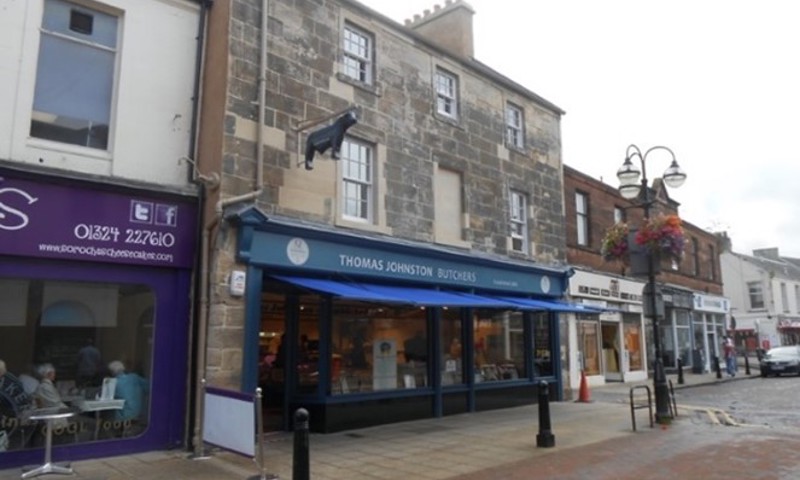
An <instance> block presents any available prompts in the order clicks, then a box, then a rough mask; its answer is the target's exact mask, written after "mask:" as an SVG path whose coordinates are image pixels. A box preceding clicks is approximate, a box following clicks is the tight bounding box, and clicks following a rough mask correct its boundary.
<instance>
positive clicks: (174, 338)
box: [0, 169, 197, 466]
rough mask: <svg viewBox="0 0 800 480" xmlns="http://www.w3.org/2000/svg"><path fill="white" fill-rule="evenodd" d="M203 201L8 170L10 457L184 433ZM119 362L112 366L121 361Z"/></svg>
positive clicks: (1, 266) (2, 227) (98, 448)
mask: <svg viewBox="0 0 800 480" xmlns="http://www.w3.org/2000/svg"><path fill="white" fill-rule="evenodd" d="M196 215H197V213H196V206H195V200H193V199H192V198H191V197H189V196H179V195H165V194H157V193H153V192H145V191H142V190H134V189H127V188H124V187H121V186H114V187H109V186H105V185H99V184H95V183H91V182H86V181H82V180H76V179H63V178H61V179H57V178H50V177H45V176H41V175H33V174H29V173H23V172H18V171H15V170H11V169H0V260H2V261H0V359H2V360H3V361H4V362H5V364H6V368H7V370H8V373H7V374H6V375H3V376H2V377H0V436H2V437H3V438H4V439H5V441H4V442H3V443H2V444H0V447H2V448H0V464H3V465H4V466H14V465H20V464H36V463H39V462H41V460H42V458H43V457H42V455H43V454H42V447H43V444H44V436H43V425H41V424H39V423H37V422H33V421H31V420H29V419H28V417H29V415H30V413H31V411H32V410H34V409H37V408H43V407H57V406H59V405H62V406H66V407H67V408H71V409H73V410H75V411H76V412H77V414H76V415H75V416H74V417H72V418H71V419H69V420H68V421H67V422H66V423H63V424H60V425H58V427H57V428H56V430H55V437H54V441H53V443H54V452H53V457H54V459H56V460H58V459H69V460H78V459H82V458H92V457H99V456H107V455H118V454H123V453H129V452H136V451H146V450H153V449H163V448H173V447H175V446H178V445H180V444H182V441H183V435H184V422H183V418H184V414H183V412H184V411H185V406H186V365H187V355H188V351H187V344H188V332H189V298H190V283H191V282H190V277H191V273H190V272H191V267H192V265H193V263H194V262H193V261H194V252H195V238H196V222H197V219H196ZM112 362H116V363H115V367H117V368H115V369H114V371H111V370H109V364H110V363H112Z"/></svg>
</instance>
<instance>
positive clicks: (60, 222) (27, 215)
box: [0, 171, 197, 267]
mask: <svg viewBox="0 0 800 480" xmlns="http://www.w3.org/2000/svg"><path fill="white" fill-rule="evenodd" d="M196 212H197V208H196V206H195V205H194V204H193V203H189V202H180V201H175V200H164V199H156V198H148V197H146V196H141V195H124V194H119V193H114V192H106V191H98V190H89V189H81V188H75V187H71V186H66V185H57V184H50V183H40V182H32V181H29V180H22V179H17V178H13V177H11V176H9V175H8V173H7V172H4V171H0V254H8V255H23V256H31V257H46V258H62V259H70V260H87V261H94V262H103V263H126V264H139V265H154V266H163V267H191V266H192V264H193V262H194V252H195V238H196V235H197V234H196V225H197V215H196Z"/></svg>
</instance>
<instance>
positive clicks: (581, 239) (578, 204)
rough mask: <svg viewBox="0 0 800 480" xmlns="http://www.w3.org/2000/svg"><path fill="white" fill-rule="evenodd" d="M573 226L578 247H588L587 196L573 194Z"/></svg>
mask: <svg viewBox="0 0 800 480" xmlns="http://www.w3.org/2000/svg"><path fill="white" fill-rule="evenodd" d="M575 226H576V227H577V232H578V238H577V241H578V245H582V246H588V245H589V195H587V194H585V193H583V192H575Z"/></svg>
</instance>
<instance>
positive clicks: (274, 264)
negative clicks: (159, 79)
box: [236, 208, 591, 432]
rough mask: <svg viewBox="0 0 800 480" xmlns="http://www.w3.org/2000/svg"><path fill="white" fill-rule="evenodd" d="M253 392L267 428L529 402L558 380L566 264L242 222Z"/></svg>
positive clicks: (248, 218) (333, 427) (247, 365)
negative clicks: (294, 417)
mask: <svg viewBox="0 0 800 480" xmlns="http://www.w3.org/2000/svg"><path fill="white" fill-rule="evenodd" d="M236 221H238V226H239V246H238V252H237V255H238V258H239V260H240V261H241V262H243V263H245V264H246V266H247V269H246V277H247V282H246V285H247V286H246V294H245V303H246V306H245V309H246V320H245V324H246V325H245V330H246V332H245V346H244V353H243V357H244V360H243V366H242V378H243V385H242V389H243V390H244V391H254V390H255V388H256V387H261V388H262V391H263V392H264V404H265V409H266V415H265V423H266V426H267V428H269V429H288V428H290V420H291V414H292V412H294V411H295V409H297V408H299V407H303V408H305V409H307V410H308V411H309V412H310V426H311V428H312V430H314V431H318V432H333V431H340V430H344V429H350V428H357V427H363V426H367V425H376V424H382V423H390V422H397V421H404V420H412V419H419V418H429V417H438V416H443V415H452V414H457V413H463V412H471V411H479V410H486V409H494V408H503V407H510V406H517V405H523V404H530V403H533V402H535V401H536V398H537V386H538V383H539V382H540V381H542V380H545V381H547V382H548V383H549V384H552V385H553V387H554V388H552V389H551V392H552V394H553V397H554V398H557V392H559V391H560V382H561V378H560V371H561V367H560V360H559V355H558V347H557V346H558V345H559V338H558V330H557V328H556V327H557V320H558V314H559V313H562V312H575V311H588V310H591V309H588V308H587V307H583V306H579V305H577V306H576V305H570V304H567V303H564V302H561V301H559V299H560V298H561V297H562V295H563V293H564V291H565V289H566V286H567V279H568V275H569V273H568V270H567V269H566V268H564V269H557V268H544V267H541V266H537V265H535V264H533V263H525V262H513V261H507V260H497V259H488V258H483V257H481V256H475V255H468V254H461V253H456V252H454V251H450V250H446V249H443V248H438V247H431V246H430V245H423V244H417V243H412V242H402V241H395V240H392V239H389V238H375V237H367V236H363V235H362V236H359V235H356V234H353V233H343V232H341V231H338V232H337V231H334V230H329V229H324V228H321V227H320V228H314V227H309V226H301V225H298V224H297V223H296V222H292V221H290V220H286V219H276V218H268V217H266V216H265V215H263V214H262V213H261V212H260V211H258V210H257V209H253V208H249V209H247V210H245V211H244V212H242V213H240V214H239V215H238V217H237V219H236Z"/></svg>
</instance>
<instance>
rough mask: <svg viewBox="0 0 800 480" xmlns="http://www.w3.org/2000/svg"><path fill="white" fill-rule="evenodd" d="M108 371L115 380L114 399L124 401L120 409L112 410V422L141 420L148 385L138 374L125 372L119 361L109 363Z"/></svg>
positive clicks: (148, 388)
mask: <svg viewBox="0 0 800 480" xmlns="http://www.w3.org/2000/svg"><path fill="white" fill-rule="evenodd" d="M108 370H109V371H110V372H111V375H112V376H113V377H114V378H116V379H117V386H116V389H115V390H114V398H116V399H120V400H125V405H124V406H123V407H122V408H121V409H119V410H114V420H120V421H126V420H133V421H138V420H143V419H142V418H141V417H142V412H143V408H144V397H145V394H146V393H147V392H148V391H149V390H150V384H149V383H148V382H147V380H145V379H144V378H142V377H141V376H140V375H139V374H137V373H134V372H126V371H125V365H124V364H123V363H122V362H120V361H119V360H115V361H113V362H111V363H109V364H108Z"/></svg>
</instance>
